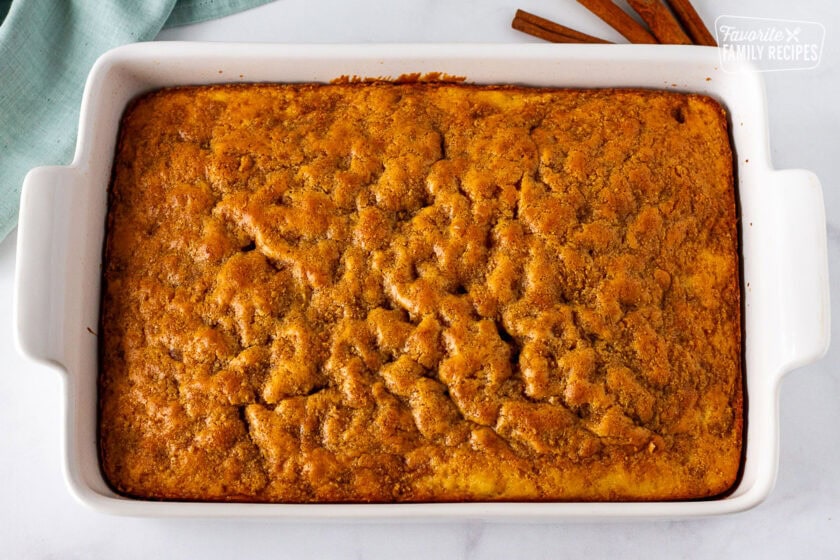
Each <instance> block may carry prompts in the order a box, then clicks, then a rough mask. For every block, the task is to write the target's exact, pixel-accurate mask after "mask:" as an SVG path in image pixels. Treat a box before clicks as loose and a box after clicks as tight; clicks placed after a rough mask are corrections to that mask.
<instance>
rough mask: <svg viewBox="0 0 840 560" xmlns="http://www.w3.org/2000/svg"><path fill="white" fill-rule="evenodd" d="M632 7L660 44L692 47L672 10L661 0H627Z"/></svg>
mask: <svg viewBox="0 0 840 560" xmlns="http://www.w3.org/2000/svg"><path fill="white" fill-rule="evenodd" d="M627 3H628V4H630V7H631V8H633V9H634V10H636V12H637V13H638V14H639V16H640V17H641V18H642V19H643V20H644V22H645V23H646V24H647V25H648V27H649V28H650V30H651V32H652V33H653V35H654V37H656V38H657V40H659V42H660V43H664V44H668V45H690V44H692V43H691V39H689V38H688V35H686V34H685V31H683V30H682V27H680V23H679V22H678V21H677V18H675V17H674V14H672V13H671V10H669V9H668V7H667V6H666V5H665V4H663V3H662V2H661V0H627Z"/></svg>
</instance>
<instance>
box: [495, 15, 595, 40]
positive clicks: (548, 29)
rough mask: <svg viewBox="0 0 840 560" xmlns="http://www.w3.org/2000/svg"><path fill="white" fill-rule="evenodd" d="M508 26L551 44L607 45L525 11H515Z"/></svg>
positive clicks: (590, 36)
mask: <svg viewBox="0 0 840 560" xmlns="http://www.w3.org/2000/svg"><path fill="white" fill-rule="evenodd" d="M510 25H511V27H513V28H514V29H516V30H517V31H521V32H523V33H527V34H528V35H533V36H534V37H539V38H540V39H545V40H546V41H551V42H552V43H609V41H606V40H604V39H600V38H598V37H593V36H592V35H587V34H586V33H581V32H580V31H575V30H574V29H571V28H569V27H566V26H565V25H560V24H559V23H555V22H553V21H551V20H549V19H545V18H541V17H540V16H537V15H534V14H532V13H529V12H526V11H525V10H516V15H515V16H514V18H513V21H512V22H511V24H510Z"/></svg>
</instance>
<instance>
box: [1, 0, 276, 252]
mask: <svg viewBox="0 0 840 560" xmlns="http://www.w3.org/2000/svg"><path fill="white" fill-rule="evenodd" d="M268 1H270V0H143V1H141V2H138V1H137V0H107V1H105V2H98V1H91V0H59V1H56V0H14V1H10V0H0V21H1V22H2V23H1V24H0V76H2V78H0V239H3V238H5V237H6V235H8V233H9V232H10V231H11V230H12V229H13V228H14V227H15V225H16V224H17V214H18V204H19V200H20V188H21V184H22V182H23V177H24V175H26V172H27V171H29V169H31V168H33V167H37V166H40V165H62V164H67V163H69V162H70V161H71V160H72V157H73V148H74V146H75V142H76V129H77V126H78V119H79V107H80V104H81V100H82V91H83V89H84V82H85V78H86V77H87V74H88V72H89V71H90V68H91V66H92V65H93V63H94V61H95V60H96V59H97V57H98V56H99V55H101V54H102V53H104V52H105V51H107V50H108V49H110V48H113V47H116V46H118V45H123V44H126V43H132V42H135V41H148V40H151V39H153V38H154V37H155V36H156V35H157V34H158V32H159V31H160V30H161V29H162V28H163V27H164V26H175V25H185V24H188V23H197V22H199V21H206V20H208V19H213V18H216V17H221V16H225V15H228V14H231V13H234V12H236V11H240V10H244V9H247V8H252V7H255V6H258V5H260V4H265V3H267V2H268Z"/></svg>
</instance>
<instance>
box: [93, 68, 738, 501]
mask: <svg viewBox="0 0 840 560" xmlns="http://www.w3.org/2000/svg"><path fill="white" fill-rule="evenodd" d="M732 165H733V163H732V155H731V152H730V147H729V139H728V135H727V130H726V120H725V116H724V114H723V110H722V108H721V107H720V106H719V105H718V104H717V103H716V102H714V101H712V100H711V99H709V98H706V97H702V96H697V95H684V94H678V93H666V92H653V91H563V90H554V91H550V90H529V89H524V88H481V87H471V86H462V85H429V84H414V85H392V84H344V85H328V86H315V85H297V86H283V85H248V86H212V87H197V88H180V89H169V90H163V91H160V92H156V93H153V94H150V95H147V96H145V97H143V98H141V99H139V100H138V101H136V102H135V103H134V104H132V106H131V107H130V108H129V109H128V111H127V112H126V115H125V117H124V121H123V125H122V129H121V136H120V142H119V147H118V150H117V155H116V161H115V167H114V178H113V184H112V186H111V190H110V210H109V216H108V240H107V249H106V259H105V269H104V281H105V285H104V291H103V311H102V325H101V330H100V332H101V333H102V337H103V339H102V354H103V355H102V374H101V379H100V390H101V397H100V398H101V426H100V432H101V452H102V464H103V469H104V472H105V474H106V476H107V478H108V479H109V481H110V482H111V484H113V485H114V487H115V488H117V489H118V490H119V491H122V492H125V493H128V494H131V495H136V496H143V497H159V498H184V499H202V500H203V499H209V500H216V499H219V500H231V499H232V500H256V501H291V502H309V501H392V500H396V501H423V500H430V501H438V500H521V499H525V500H577V499H583V500H613V499H617V500H628V499H639V500H650V499H678V498H696V497H705V496H711V495H715V494H718V493H720V492H723V491H725V490H726V489H727V488H729V487H730V486H731V485H732V484H733V482H734V480H735V478H736V475H737V472H738V468H739V464H740V455H741V431H742V388H741V371H740V365H739V361H740V319H739V317H740V304H739V288H738V262H737V252H736V251H737V247H736V241H737V233H736V218H735V204H734V193H733V182H732V173H733V170H732Z"/></svg>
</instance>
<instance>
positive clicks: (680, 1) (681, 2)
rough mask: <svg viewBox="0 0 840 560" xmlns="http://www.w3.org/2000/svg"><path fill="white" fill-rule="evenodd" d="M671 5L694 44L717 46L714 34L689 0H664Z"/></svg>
mask: <svg viewBox="0 0 840 560" xmlns="http://www.w3.org/2000/svg"><path fill="white" fill-rule="evenodd" d="M665 2H666V3H667V4H668V5H669V6H670V7H671V10H672V11H673V12H674V14H675V15H676V16H677V19H678V20H680V23H682V26H683V28H684V29H685V30H686V32H688V35H689V36H690V37H691V39H692V40H693V41H694V44H695V45H705V46H707V47H716V46H718V44H717V41H715V37H714V35H712V34H711V32H710V31H709V28H708V27H706V24H705V23H703V19H702V18H701V17H700V15H699V14H698V13H697V10H695V9H694V6H692V5H691V1H690V0H665Z"/></svg>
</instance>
